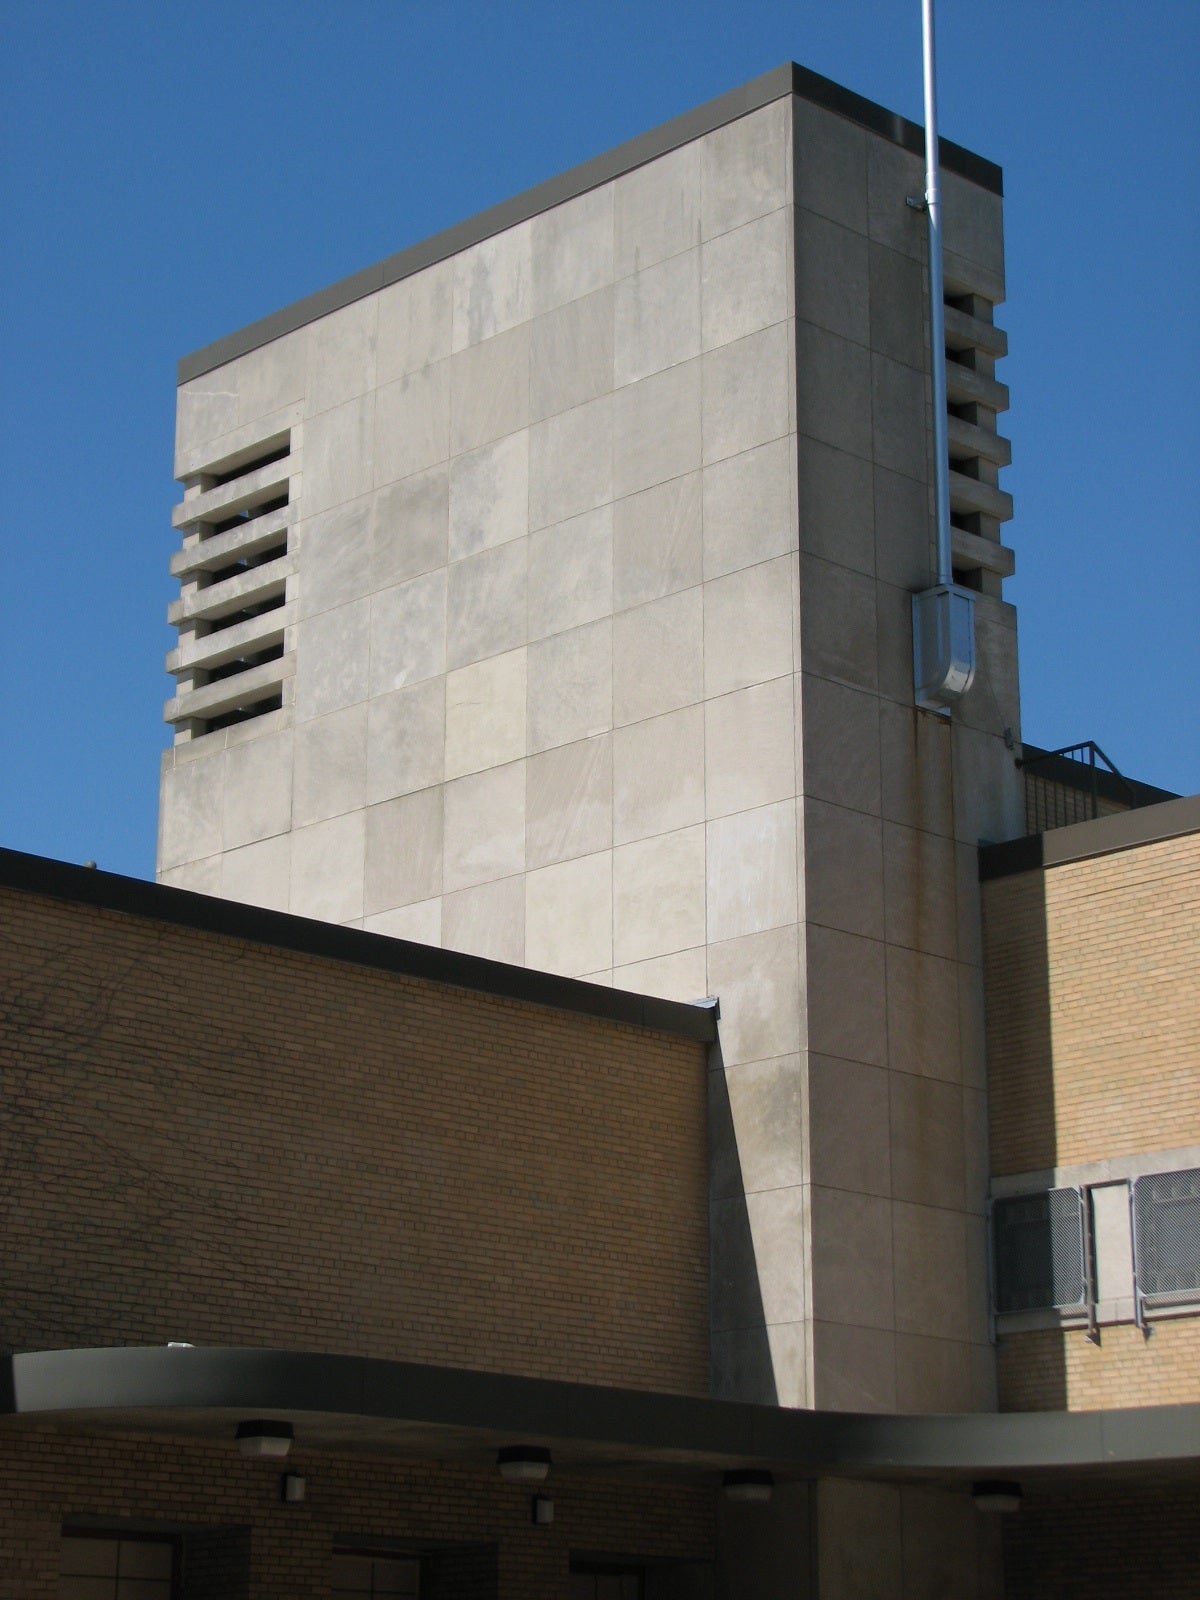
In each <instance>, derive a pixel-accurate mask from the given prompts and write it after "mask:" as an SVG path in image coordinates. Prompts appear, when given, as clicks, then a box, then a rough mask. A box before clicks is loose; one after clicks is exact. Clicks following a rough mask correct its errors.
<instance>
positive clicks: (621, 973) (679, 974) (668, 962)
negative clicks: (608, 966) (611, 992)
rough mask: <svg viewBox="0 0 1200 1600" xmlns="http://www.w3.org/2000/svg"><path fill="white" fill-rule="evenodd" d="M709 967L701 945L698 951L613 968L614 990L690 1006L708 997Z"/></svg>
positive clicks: (682, 951) (680, 951)
mask: <svg viewBox="0 0 1200 1600" xmlns="http://www.w3.org/2000/svg"><path fill="white" fill-rule="evenodd" d="M706 967H707V962H706V959H705V950H704V947H703V946H702V945H701V946H699V947H698V948H697V949H695V950H677V951H675V952H673V954H671V955H669V956H654V957H652V958H651V960H649V961H634V962H631V963H630V965H629V966H626V967H614V968H613V975H612V978H613V987H614V988H616V989H628V990H630V991H631V992H632V993H633V994H652V995H657V996H659V997H660V998H661V999H663V1000H681V1001H683V1002H684V1004H690V1003H691V1002H692V1001H694V1000H703V999H705V998H706V997H707V995H708V979H707V974H706Z"/></svg>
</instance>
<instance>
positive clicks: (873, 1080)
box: [808, 1055, 892, 1196]
mask: <svg viewBox="0 0 1200 1600" xmlns="http://www.w3.org/2000/svg"><path fill="white" fill-rule="evenodd" d="M808 1129H809V1132H808V1138H809V1148H810V1152H811V1154H810V1162H811V1174H812V1182H813V1183H816V1184H820V1185H822V1186H823V1187H825V1188H829V1189H847V1190H850V1191H852V1192H853V1193H855V1194H874V1195H882V1196H886V1195H889V1194H890V1193H891V1188H892V1177H891V1173H892V1155H891V1137H890V1132H889V1109H888V1073H887V1071H886V1070H885V1069H884V1068H882V1067H869V1066H865V1065H864V1064H863V1063H862V1062H860V1061H838V1060H836V1059H835V1058H834V1057H832V1056H818V1055H810V1056H809V1058H808Z"/></svg>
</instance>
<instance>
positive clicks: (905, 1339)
mask: <svg viewBox="0 0 1200 1600" xmlns="http://www.w3.org/2000/svg"><path fill="white" fill-rule="evenodd" d="M972 1386H973V1375H972V1361H971V1347H970V1345H967V1344H962V1343H961V1342H959V1341H957V1340H954V1339H930V1338H917V1337H916V1336H915V1335H913V1334H911V1333H898V1334H897V1335H896V1407H897V1409H898V1410H899V1411H902V1412H905V1413H908V1414H914V1413H917V1412H930V1411H932V1412H937V1413H941V1412H947V1411H970V1410H971V1409H972V1407H973V1396H972V1392H971V1391H972Z"/></svg>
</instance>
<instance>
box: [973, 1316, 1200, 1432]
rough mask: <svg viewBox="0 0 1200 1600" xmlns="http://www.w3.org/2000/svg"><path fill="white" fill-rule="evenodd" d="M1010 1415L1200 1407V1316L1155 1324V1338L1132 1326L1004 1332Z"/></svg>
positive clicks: (1001, 1368)
mask: <svg viewBox="0 0 1200 1600" xmlns="http://www.w3.org/2000/svg"><path fill="white" fill-rule="evenodd" d="M996 1360H997V1376H998V1383H999V1389H1000V1397H1001V1404H1002V1406H1003V1409H1004V1410H1006V1411H1100V1410H1107V1409H1109V1408H1121V1407H1125V1406H1167V1405H1187V1404H1191V1405H1194V1404H1195V1403H1196V1401H1197V1400H1198V1399H1200V1318H1197V1317H1180V1318H1171V1319H1164V1320H1160V1321H1157V1322H1155V1323H1153V1325H1152V1327H1151V1332H1150V1337H1149V1338H1148V1339H1147V1338H1146V1337H1145V1335H1144V1334H1143V1333H1142V1332H1141V1330H1140V1329H1139V1328H1136V1327H1134V1326H1133V1324H1132V1323H1121V1324H1117V1325H1115V1326H1112V1327H1105V1328H1101V1329H1100V1343H1099V1344H1092V1343H1091V1342H1090V1341H1089V1340H1088V1337H1087V1334H1086V1332H1085V1331H1084V1330H1083V1329H1073V1330H1071V1331H1070V1332H1069V1333H1063V1332H1061V1331H1060V1330H1058V1329H1057V1328H1042V1329H1038V1330H1036V1331H1034V1332H1030V1333H1016V1334H1004V1335H1002V1336H1001V1338H1000V1340H999V1343H998V1348H997V1352H996Z"/></svg>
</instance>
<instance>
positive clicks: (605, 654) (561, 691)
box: [529, 617, 613, 751]
mask: <svg viewBox="0 0 1200 1600" xmlns="http://www.w3.org/2000/svg"><path fill="white" fill-rule="evenodd" d="M612 682H613V667H612V622H611V621H610V620H609V618H607V617H605V618H602V619H601V620H600V621H599V622H591V623H588V624H587V626H586V627H583V628H571V629H570V630H569V631H568V632H566V633H556V634H554V635H552V636H551V637H550V638H549V639H541V640H539V641H538V642H537V643H536V644H531V645H530V646H529V748H530V750H531V751H537V750H545V749H549V748H550V746H552V745H557V744H573V743H574V742H575V741H576V740H579V739H587V738H591V737H592V736H593V735H595V734H600V733H607V731H608V730H609V728H610V727H611V726H612Z"/></svg>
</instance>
